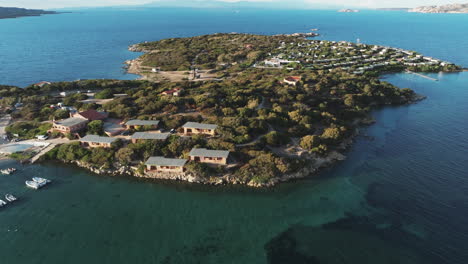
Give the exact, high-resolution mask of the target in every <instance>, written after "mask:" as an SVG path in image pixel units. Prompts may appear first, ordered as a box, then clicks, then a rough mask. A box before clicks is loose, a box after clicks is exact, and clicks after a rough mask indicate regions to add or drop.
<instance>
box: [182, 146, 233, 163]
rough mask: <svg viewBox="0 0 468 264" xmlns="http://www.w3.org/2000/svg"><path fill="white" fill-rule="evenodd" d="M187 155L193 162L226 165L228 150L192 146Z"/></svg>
mask: <svg viewBox="0 0 468 264" xmlns="http://www.w3.org/2000/svg"><path fill="white" fill-rule="evenodd" d="M189 156H190V160H192V161H195V162H201V163H210V164H219V165H226V164H227V163H228V158H229V151H227V150H209V149H205V148H194V149H192V151H190V154H189Z"/></svg>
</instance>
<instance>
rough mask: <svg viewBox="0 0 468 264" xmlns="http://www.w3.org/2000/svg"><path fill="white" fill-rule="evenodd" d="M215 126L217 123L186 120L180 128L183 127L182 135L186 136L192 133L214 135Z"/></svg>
mask: <svg viewBox="0 0 468 264" xmlns="http://www.w3.org/2000/svg"><path fill="white" fill-rule="evenodd" d="M217 127H218V126H217V125H210V124H201V123H195V122H187V123H186V124H185V125H184V126H183V127H182V128H183V129H184V135H186V136H190V135H193V134H195V135H196V134H203V135H210V136H214V135H215V131H216V128H217Z"/></svg>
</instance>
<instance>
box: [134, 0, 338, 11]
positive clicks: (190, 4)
mask: <svg viewBox="0 0 468 264" xmlns="http://www.w3.org/2000/svg"><path fill="white" fill-rule="evenodd" d="M143 6H146V7H183V8H186V7H187V8H231V9H251V8H255V9H267V8H268V9H271V8H273V9H335V8H337V6H336V5H333V4H315V3H314V4H308V3H306V2H305V1H304V0H288V1H275V2H269V3H265V2H251V1H239V2H225V1H219V0H177V1H173V0H158V1H154V2H152V3H148V4H145V5H143Z"/></svg>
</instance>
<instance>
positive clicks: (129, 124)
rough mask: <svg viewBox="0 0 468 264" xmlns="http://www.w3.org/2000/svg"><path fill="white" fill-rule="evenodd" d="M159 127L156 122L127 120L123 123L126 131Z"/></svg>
mask: <svg viewBox="0 0 468 264" xmlns="http://www.w3.org/2000/svg"><path fill="white" fill-rule="evenodd" d="M158 125H159V121H158V120H136V119H135V120H129V121H127V123H125V128H126V129H139V128H141V127H146V128H149V129H157V128H158Z"/></svg>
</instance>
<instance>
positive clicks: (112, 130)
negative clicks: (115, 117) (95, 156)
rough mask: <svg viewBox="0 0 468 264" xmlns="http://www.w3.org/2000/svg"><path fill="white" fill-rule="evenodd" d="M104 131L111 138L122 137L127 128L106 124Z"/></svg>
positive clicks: (113, 123) (110, 123)
mask: <svg viewBox="0 0 468 264" xmlns="http://www.w3.org/2000/svg"><path fill="white" fill-rule="evenodd" d="M103 129H104V133H105V134H106V135H107V136H109V137H114V136H117V135H120V134H122V132H124V131H125V128H124V127H122V125H120V124H119V123H115V122H104V125H103Z"/></svg>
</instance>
